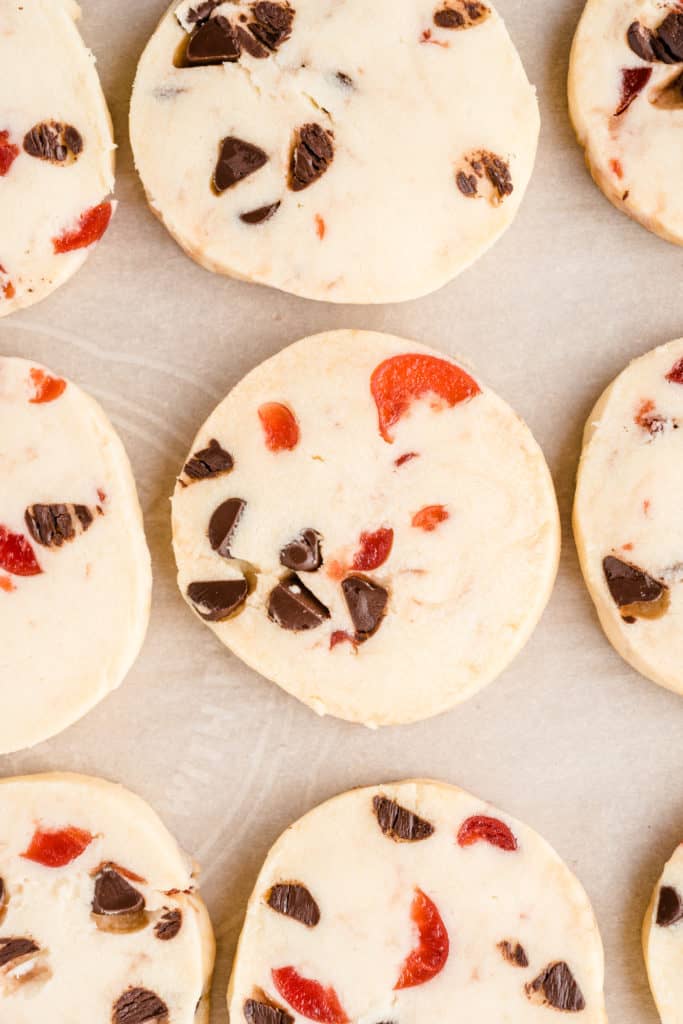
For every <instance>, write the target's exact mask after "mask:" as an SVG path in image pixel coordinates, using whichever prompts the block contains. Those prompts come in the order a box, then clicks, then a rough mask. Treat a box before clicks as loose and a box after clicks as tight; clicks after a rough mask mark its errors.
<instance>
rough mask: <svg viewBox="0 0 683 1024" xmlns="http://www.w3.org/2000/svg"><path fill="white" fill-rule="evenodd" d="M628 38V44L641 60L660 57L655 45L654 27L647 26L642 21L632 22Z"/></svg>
mask: <svg viewBox="0 0 683 1024" xmlns="http://www.w3.org/2000/svg"><path fill="white" fill-rule="evenodd" d="M626 39H627V42H628V45H629V46H630V47H631V49H632V50H633V52H634V53H635V54H636V55H637V56H638V57H640V59H641V60H647V61H650V62H652V61H656V60H657V59H658V58H657V54H656V52H655V49H654V46H653V43H654V40H655V34H654V32H653V31H652V29H649V28H646V27H645V25H643V24H641V22H639V21H633V22H631V24H630V25H629V27H628V31H627V33H626Z"/></svg>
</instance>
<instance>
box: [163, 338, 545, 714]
mask: <svg viewBox="0 0 683 1024" xmlns="http://www.w3.org/2000/svg"><path fill="white" fill-rule="evenodd" d="M173 542H174V547H175V553H176V560H177V563H178V582H179V586H180V589H181V591H182V593H183V595H184V596H185V598H186V600H187V601H188V602H189V603H190V605H191V606H192V607H193V608H194V609H195V612H196V613H197V614H198V615H199V616H200V617H201V618H202V619H204V620H205V621H206V622H207V623H208V624H209V625H210V626H211V628H212V629H213V630H214V631H215V633H216V634H217V636H218V637H219V639H220V640H221V641H222V642H223V643H224V644H226V645H227V646H228V647H230V648H231V649H232V650H233V651H234V652H235V653H236V654H238V655H239V656H240V657H241V658H242V659H243V660H244V661H246V662H247V663H248V664H249V665H251V666H252V667H253V668H255V669H257V670H258V671H259V672H261V673H262V674H263V675H264V676H266V677H267V678H269V679H272V680H273V681H275V682H276V683H278V684H279V685H280V686H282V687H283V688H284V689H285V690H287V691H288V692H289V693H291V694H293V695H294V696H296V697H298V698H299V700H302V701H303V702H304V703H305V704H307V705H309V706H310V707H312V708H313V709H314V710H315V711H317V712H318V713H319V714H325V713H329V714H333V715H337V716H338V717H340V718H345V719H348V720H351V721H356V722H363V723H365V724H366V725H370V726H378V725H386V724H394V723H405V722H413V721H417V720H419V719H424V718H428V717H430V716H431V715H436V714H438V713H440V712H442V711H445V710H447V709H448V708H451V707H452V706H454V705H455V704H457V703H459V702H460V701H462V700H465V699H466V698H467V697H469V696H471V695H472V694H473V693H475V692H476V691H477V690H479V689H480V688H481V687H483V686H484V685H486V684H487V683H489V682H490V681H491V680H492V679H494V678H495V677H496V676H497V675H498V674H499V673H500V672H502V671H503V669H504V668H505V667H506V666H507V665H508V664H509V662H510V661H511V660H512V659H513V658H514V656H515V655H516V654H517V653H518V652H519V651H520V650H521V648H522V647H523V646H524V644H525V642H526V641H527V639H528V638H529V636H530V634H531V632H532V630H533V629H534V627H535V625H536V623H537V622H538V619H539V617H540V615H541V613H542V611H543V609H544V607H545V604H546V602H547V600H548V597H549V595H550V591H551V588H552V585H553V581H554V578H555V573H556V568H557V560H558V552H559V525H558V513H557V505H556V501H555V494H554V490H553V485H552V481H551V478H550V474H549V472H548V469H547V466H546V463H545V461H544V459H543V455H542V453H541V451H540V449H539V447H538V445H537V444H536V442H535V441H534V439H533V437H532V436H531V434H530V433H529V430H528V428H527V427H526V426H525V424H524V423H523V422H522V421H521V420H520V419H519V417H518V416H516V414H515V413H514V412H513V411H512V410H511V409H510V408H509V406H507V405H506V404H505V403H504V402H503V401H501V399H500V398H498V396H497V395H495V394H494V393H493V392H492V391H490V390H488V389H487V388H485V387H484V386H483V385H481V384H479V383H478V382H477V381H475V380H474V378H472V377H471V376H470V375H469V374H468V373H466V372H465V371H464V370H463V369H462V368H461V367H459V366H457V365H456V364H455V363H454V362H452V361H451V360H450V359H447V358H444V357H442V356H439V355H438V354H436V353H434V352H433V351H432V350H431V349H427V348H425V347H424V346H422V345H417V344H415V343H414V342H409V341H404V340H402V339H400V338H394V337H390V336H388V335H383V334H373V333H368V332H362V331H357V332H354V331H337V332H333V333H331V334H326V335H319V336H316V337H313V338H307V339H305V340H304V341H300V342H298V343H297V344H295V345H292V346H290V347H289V348H287V349H285V350H284V351H283V352H281V353H280V354H279V355H276V356H275V357H274V358H272V359H270V360H268V361H267V362H265V363H263V364H262V365H261V366H259V367H257V368H256V369H255V370H253V371H252V372H251V373H250V374H249V375H248V376H247V377H246V378H245V379H244V380H243V381H242V382H241V383H240V384H238V386H237V387H236V388H235V389H234V390H233V391H232V392H231V393H230V395H229V396H228V397H227V398H226V399H225V401H224V402H222V403H221V404H220V405H219V406H218V408H217V409H216V410H215V412H214V413H213V414H212V415H211V416H210V417H209V419H208V421H207V422H206V423H205V425H204V426H203V427H202V428H201V430H200V432H199V434H198V436H197V438H196V440H195V442H194V444H193V446H192V449H191V453H190V456H189V457H188V461H187V463H186V465H185V468H184V470H183V472H182V474H181V477H180V479H179V481H178V484H177V487H176V490H175V494H174V497H173ZM512 595H514V597H512Z"/></svg>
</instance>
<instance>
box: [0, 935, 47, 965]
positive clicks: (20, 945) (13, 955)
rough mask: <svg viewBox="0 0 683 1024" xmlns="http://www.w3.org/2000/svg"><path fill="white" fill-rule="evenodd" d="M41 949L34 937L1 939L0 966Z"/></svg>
mask: <svg viewBox="0 0 683 1024" xmlns="http://www.w3.org/2000/svg"><path fill="white" fill-rule="evenodd" d="M39 950H40V946H38V945H37V944H36V943H35V942H34V941H33V939H14V938H12V939H0V967H6V966H7V964H11V963H12V962H13V961H14V960H20V959H21V958H22V957H25V956H29V955H30V954H31V953H37V952H38V951H39Z"/></svg>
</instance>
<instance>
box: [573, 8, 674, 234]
mask: <svg viewBox="0 0 683 1024" xmlns="http://www.w3.org/2000/svg"><path fill="white" fill-rule="evenodd" d="M680 10H681V9H680V7H679V6H678V5H677V4H675V3H666V2H660V0H618V2H615V0H588V3H587V5H586V8H585V11H584V13H583V17H582V18H581V22H580V24H579V27H578V30H577V32H576V36H575V38H574V45H573V48H572V55H571V63H570V71H569V107H570V112H571V117H572V120H573V122H574V127H575V130H576V134H577V136H578V140H579V142H580V144H581V145H582V146H583V147H584V149H585V152H586V161H587V163H588V166H589V168H590V171H591V174H592V175H593V178H594V179H595V181H596V183H597V184H598V186H599V187H600V188H601V189H602V191H603V192H604V193H605V195H606V196H607V198H608V199H609V200H610V202H612V203H614V205H615V206H616V207H617V208H618V209H620V210H622V211H623V212H624V213H626V214H628V215H629V217H632V218H633V219H634V220H637V221H639V222H640V223H641V224H643V225H644V226H645V227H646V228H648V230H650V231H654V232H655V233H656V234H658V235H661V236H662V237H663V238H666V239H667V240H668V241H670V242H675V243H677V244H678V245H683V196H682V195H681V190H680V187H679V182H680V180H681V175H682V174H683V149H682V147H681V145H680V144H679V140H680V138H681V136H683V90H682V89H681V85H682V84H683V79H681V73H682V72H683V37H681V39H680V40H678V42H677V43H676V45H675V46H673V49H674V53H671V52H670V51H667V50H665V49H663V48H662V44H661V43H660V42H659V37H658V35H657V33H658V30H659V29H660V27H661V26H662V24H663V22H664V20H665V19H666V18H667V17H668V16H670V15H674V16H675V17H682V16H681V13H680ZM636 23H639V25H640V28H639V29H638V30H637V32H638V33H639V35H640V36H641V37H642V38H643V39H644V40H645V42H644V43H642V44H641V45H640V46H639V45H638V43H635V46H636V48H637V50H639V51H640V53H639V52H636V50H634V49H633V48H632V47H631V46H630V45H629V38H628V35H629V28H630V27H631V26H632V25H634V24H636ZM632 31H634V32H635V31H636V30H635V29H633V30H632ZM677 32H678V30H677ZM664 36H665V38H667V39H669V41H670V42H671V38H672V37H671V35H670V34H668V33H667V31H666V29H665V30H664ZM653 38H654V46H655V49H656V50H657V51H658V53H659V55H660V56H659V57H658V56H657V55H656V54H655V53H653V52H650V51H651V46H652V39H653ZM672 45H673V44H672ZM648 46H649V48H648ZM641 53H644V54H646V56H647V57H648V58H649V59H646V57H645V56H641V55H640V54H641ZM662 58H663V59H662Z"/></svg>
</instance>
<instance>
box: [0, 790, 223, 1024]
mask: <svg viewBox="0 0 683 1024" xmlns="http://www.w3.org/2000/svg"><path fill="white" fill-rule="evenodd" d="M64 829H72V830H73V829H77V830H80V831H81V832H82V833H84V837H83V839H82V841H81V843H80V846H79V847H78V848H77V849H76V850H75V851H73V852H75V853H76V854H77V855H76V856H75V857H74V859H73V860H71V861H70V862H69V863H67V864H63V865H58V866H46V865H44V864H43V863H41V862H37V861H35V860H33V859H28V858H27V857H26V856H25V854H26V852H27V851H29V850H30V849H31V844H32V841H33V838H34V835H35V833H36V832H37V831H40V832H47V833H50V832H52V833H54V832H61V831H62V830H64ZM88 836H90V839H89V840H88ZM54 841H55V840H54V836H53V837H48V839H47V842H49V843H53V842H54ZM84 843H87V844H88V845H87V846H85V848H84V849H83V850H82V852H80V854H79V853H78V851H79V850H80V849H81V848H82V847H83V845H84ZM106 865H112V866H113V870H114V871H116V873H117V875H120V873H123V874H121V875H120V876H121V877H124V878H126V879H128V883H127V884H129V885H130V886H132V887H133V889H135V891H136V892H137V893H138V894H140V895H141V896H142V897H143V898H144V911H143V916H142V918H141V920H140V922H139V924H140V928H139V930H137V931H131V932H128V931H118V932H117V931H112V930H105V929H104V928H102V927H98V924H97V922H96V920H95V915H94V914H93V913H92V907H93V900H94V898H95V891H96V882H97V876H98V873H99V872H100V871H101V870H102V868H103V866H106ZM197 875H198V869H197V867H196V865H193V864H192V863H191V861H190V860H189V858H187V857H186V856H185V855H184V854H183V853H182V852H181V851H180V849H179V848H178V845H177V844H176V842H175V840H174V839H173V837H172V836H171V835H170V834H169V832H168V831H167V830H166V828H165V827H164V825H163V824H162V822H161V821H160V819H159V818H158V817H157V815H156V814H155V813H154V812H153V811H152V810H151V808H150V807H149V806H148V805H147V804H145V803H144V802H143V801H142V800H141V799H140V798H139V797H137V796H134V795H133V794H132V793H130V792H128V791H127V790H125V789H123V788H122V787H120V786H115V785H113V784H112V783H109V782H105V781H103V780H102V779H95V778H86V777H85V776H82V775H68V774H65V775H62V774H54V775H34V776H26V777H23V778H13V779H5V780H2V781H1V782H0V879H1V880H2V883H3V886H4V904H5V905H4V908H3V910H1V911H0V918H1V920H0V963H2V962H3V959H4V958H3V947H4V944H5V942H6V940H8V939H29V940H31V942H32V943H33V944H34V945H35V946H37V947H38V949H37V950H35V951H34V952H33V954H32V955H31V954H29V955H28V957H27V958H25V959H22V958H20V957H11V958H10V959H9V960H8V962H6V963H4V964H3V966H2V967H0V1018H1V1019H2V1020H3V1021H7V1022H8V1024H9V1022H10V1021H11V1024H39V1022H40V1021H47V1020H55V1021H58V1022H59V1024H76V1022H77V1021H78V1022H81V1021H82V1022H84V1024H85V1022H86V1021H87V1022H96V1021H97V1022H101V1024H125V1021H126V1019H127V1018H125V1019H124V1018H122V1017H120V1016H117V1014H116V1011H115V1006H116V1004H117V1002H118V1000H119V999H120V997H121V996H122V995H123V994H124V993H126V992H127V991H129V990H130V989H144V990H147V991H148V992H149V993H152V994H154V995H155V996H156V997H158V999H160V1000H161V1001H162V1003H163V1004H165V1005H166V1007H167V1009H168V1014H167V1016H166V1017H163V1016H161V1015H159V1014H157V1016H155V1017H154V1019H153V1022H152V1024H208V1017H209V1002H208V1001H209V983H210V979H211V973H212V969H213V960H214V939H213V932H212V929H211V923H210V921H209V917H208V913H207V911H206V908H205V906H204V903H203V902H202V900H201V898H200V896H199V892H198V888H197V886H198V881H197ZM124 884H126V883H125V882H124ZM2 902H3V901H0V903H2ZM165 915H170V916H166V917H165ZM164 917H165V920H166V922H168V921H174V922H175V924H174V927H173V930H172V932H168V931H167V932H166V938H165V939H164V938H160V937H159V933H160V928H161V927H162V925H163V921H164ZM110 920H112V918H110ZM173 932H175V934H173ZM161 934H162V935H163V931H161ZM169 935H170V936H171V937H169ZM130 1020H131V1021H133V1020H134V1021H135V1022H136V1024H137V1022H138V1021H139V1022H140V1024H143V1018H142V1017H140V1016H131V1017H130ZM146 1021H147V1018H145V1020H144V1024H146ZM150 1021H152V1018H150Z"/></svg>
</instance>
